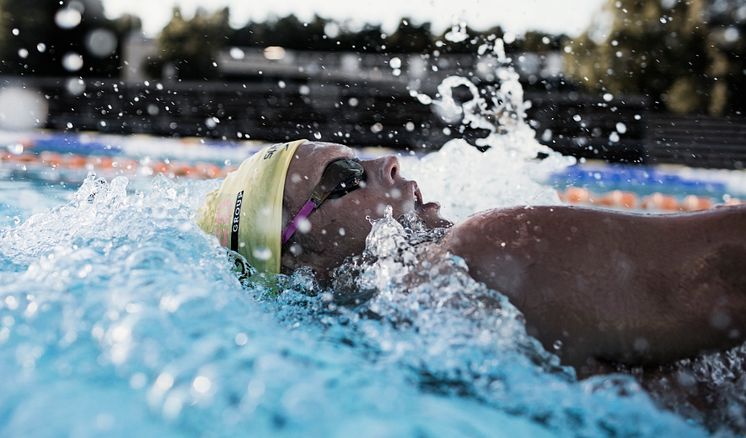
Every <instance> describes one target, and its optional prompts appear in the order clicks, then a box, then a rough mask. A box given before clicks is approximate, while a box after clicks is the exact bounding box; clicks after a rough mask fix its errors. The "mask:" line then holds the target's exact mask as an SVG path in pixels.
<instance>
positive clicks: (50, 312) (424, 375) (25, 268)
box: [0, 177, 701, 436]
mask: <svg viewBox="0 0 746 438" xmlns="http://www.w3.org/2000/svg"><path fill="white" fill-rule="evenodd" d="M215 185H216V182H214V181H213V182H193V181H192V182H189V181H181V182H173V181H170V180H167V179H165V178H162V179H156V180H154V181H153V184H152V186H151V187H149V188H147V189H146V190H143V191H138V192H131V191H128V189H127V180H126V179H124V178H115V179H114V180H112V181H111V182H106V181H104V180H100V179H97V178H95V177H89V178H88V179H87V180H86V181H85V183H84V184H83V185H82V187H81V188H80V189H79V190H78V191H77V192H75V193H74V195H73V197H72V200H71V201H70V202H68V203H66V204H64V205H62V206H59V207H56V208H53V209H51V210H49V211H46V212H43V213H39V214H36V215H33V216H31V217H30V218H28V219H27V220H26V221H25V222H23V223H22V224H20V225H18V226H14V227H10V228H7V229H5V230H3V231H2V232H0V263H2V265H0V267H1V269H0V345H2V348H0V372H1V373H2V374H3V375H4V376H6V377H8V378H7V379H6V381H5V383H4V385H3V391H2V392H0V425H1V426H0V434H1V435H4V436H6V435H7V436H23V435H31V434H37V433H40V431H41V430H42V429H41V428H42V427H43V430H44V432H46V433H50V434H60V435H61V434H66V433H69V432H70V431H72V430H75V431H79V432H80V433H83V434H101V433H112V432H117V431H122V430H125V429H126V430H127V431H128V432H134V433H141V434H145V435H150V434H159V435H162V436H183V435H184V434H194V433H207V432H208V431H215V430H219V431H220V433H221V434H226V435H233V434H240V433H242V431H246V430H252V431H253V432H254V433H256V434H258V435H269V434H278V433H279V434H287V435H294V434H295V435H297V434H300V433H303V434H307V435H312V436H322V435H328V434H330V433H345V432H346V431H353V430H355V431H357V432H356V433H357V434H360V429H359V425H360V424H366V425H368V426H367V430H366V432H364V433H362V435H370V436H380V435H400V434H407V435H410V434H417V433H419V434H426V435H438V434H454V435H463V434H482V435H489V434H491V433H493V432H494V431H495V430H502V431H505V433H510V434H520V435H531V436H534V435H536V436H542V435H546V434H547V433H548V432H551V434H552V435H555V436H556V435H572V434H575V433H577V431H578V430H582V431H586V432H587V434H589V435H602V434H604V433H607V432H608V433H619V434H627V433H634V434H637V435H641V436H653V435H657V434H660V433H661V432H662V431H666V432H669V431H676V433H680V434H682V435H683V436H691V435H698V434H700V433H701V431H699V430H698V429H696V428H692V427H690V426H687V425H686V424H685V423H684V422H683V421H681V420H680V419H678V418H676V417H673V416H671V415H669V414H666V413H664V412H661V411H659V410H656V409H655V407H654V406H653V405H652V403H651V402H650V400H649V399H648V398H647V396H646V395H645V394H644V392H642V391H640V390H639V389H638V388H637V387H635V386H634V385H633V383H631V382H630V381H629V380H627V379H625V378H621V383H614V382H616V381H614V382H609V381H607V380H603V379H602V380H597V381H595V383H588V382H581V383H577V382H575V380H574V379H573V377H572V375H571V373H569V371H568V370H565V369H562V368H559V367H557V365H556V358H554V357H553V356H552V355H550V354H548V353H546V352H544V351H542V350H541V348H540V347H539V346H538V345H537V344H536V342H535V341H534V340H532V339H531V338H530V337H528V336H526V334H525V328H524V326H523V323H522V321H521V317H520V315H519V314H518V313H517V312H516V311H515V309H514V308H512V306H510V304H509V303H508V302H507V301H505V300H504V298H502V297H501V296H500V295H499V294H497V293H495V292H493V291H489V290H486V289H484V288H483V287H481V286H479V285H477V284H475V283H474V282H473V281H471V280H470V279H469V277H468V275H467V273H466V272H465V270H464V266H463V264H460V263H459V261H458V260H450V261H446V262H438V264H437V269H425V270H422V269H420V268H421V266H420V267H418V265H416V264H413V263H414V260H415V258H414V256H416V255H417V254H415V252H416V251H418V249H417V248H418V246H417V245H413V244H412V242H413V241H418V242H419V241H421V237H422V236H416V233H414V232H412V231H411V230H410V229H405V228H403V227H401V225H399V224H398V223H397V222H395V221H393V219H392V218H391V217H386V218H384V219H383V220H382V221H379V222H377V223H376V226H375V227H374V231H373V233H372V234H371V237H370V241H369V245H368V257H369V258H370V260H371V261H370V262H367V261H366V262H363V261H361V262H360V263H359V265H358V269H359V271H360V272H361V273H362V274H363V275H361V276H360V277H359V278H360V281H362V282H366V284H365V285H363V286H364V287H361V289H366V288H367V289H368V290H374V289H375V296H372V297H370V299H367V300H360V305H358V306H354V305H353V307H347V306H341V307H340V305H339V303H338V302H337V301H336V300H335V299H334V298H335V297H334V295H335V293H338V291H335V290H324V289H321V288H319V287H318V285H317V284H316V283H315V281H314V279H313V277H311V276H310V274H309V273H308V272H304V271H299V272H296V273H295V274H294V275H293V276H290V277H282V278H281V284H282V285H283V288H284V291H283V293H282V294H281V295H280V296H279V297H278V298H272V297H271V294H269V293H268V291H267V290H265V289H263V288H262V287H261V286H259V285H256V284H251V283H248V282H247V283H245V284H243V285H242V284H241V282H240V281H239V279H238V278H237V277H236V276H235V275H234V273H233V264H234V261H233V260H232V259H231V257H229V256H228V255H227V253H226V251H225V250H224V249H222V248H221V247H220V246H219V244H218V242H217V241H216V240H215V239H214V238H212V237H209V236H206V235H205V234H204V233H202V232H201V231H200V230H198V229H197V228H196V225H194V223H193V220H192V219H193V218H192V216H193V214H194V211H195V209H196V204H198V203H199V201H200V199H201V197H202V196H203V195H204V194H205V193H206V192H207V191H208V190H210V189H212V188H214V187H215ZM436 237H437V236H436ZM418 239H419V240H418ZM392 245H393V246H392ZM420 246H421V245H420ZM373 260H375V261H373ZM11 264H12V265H11ZM434 268H436V267H435V266H434ZM438 269H444V270H446V271H444V273H443V275H438V274H437V272H438ZM384 273H387V274H386V275H384ZM407 275H418V276H423V277H422V281H421V282H420V284H419V285H418V286H417V287H416V288H412V289H411V290H410V291H409V293H405V290H404V289H402V284H403V283H402V282H403V281H405V276H407ZM475 296H476V297H480V299H483V300H491V301H494V302H496V303H499V306H498V307H489V308H488V307H486V306H485V307H479V306H477V307H475V306H474V305H473V304H474V302H473V299H474V297H475ZM620 387H622V388H624V390H621V389H620ZM42 412H43V413H44V414H43V416H44V421H43V422H41V421H39V416H40V415H41V414H40V413H42Z"/></svg>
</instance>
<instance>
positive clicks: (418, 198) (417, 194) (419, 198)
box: [414, 182, 422, 207]
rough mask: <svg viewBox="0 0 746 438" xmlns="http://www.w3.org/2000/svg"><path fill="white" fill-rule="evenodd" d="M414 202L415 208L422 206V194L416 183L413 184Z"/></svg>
mask: <svg viewBox="0 0 746 438" xmlns="http://www.w3.org/2000/svg"><path fill="white" fill-rule="evenodd" d="M414 201H415V206H416V207H420V206H422V192H421V191H420V187H419V186H418V185H417V183H416V182H415V183H414Z"/></svg>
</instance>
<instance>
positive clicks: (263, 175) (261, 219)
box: [197, 140, 306, 274]
mask: <svg viewBox="0 0 746 438" xmlns="http://www.w3.org/2000/svg"><path fill="white" fill-rule="evenodd" d="M304 141H306V140H296V141H293V142H289V143H279V144H274V145H272V146H268V147H266V148H264V149H261V150H260V151H259V152H257V153H255V154H254V155H252V156H251V157H249V158H247V159H246V160H244V162H243V163H241V165H240V166H239V167H238V169H237V170H236V171H234V172H231V173H229V174H228V176H226V177H225V180H224V181H223V183H222V184H221V185H220V188H219V189H217V190H214V191H212V192H210V193H208V194H207V199H206V200H205V203H204V204H203V205H202V208H200V210H199V212H198V213H197V224H198V225H199V227H200V228H202V229H203V230H204V231H205V232H206V233H209V234H212V235H214V236H216V237H217V238H218V240H220V244H221V245H223V246H225V247H226V248H230V249H232V250H233V251H236V252H238V253H239V254H241V255H242V256H244V257H245V258H246V260H248V261H249V263H250V264H251V266H253V267H254V268H255V269H256V270H257V271H259V272H263V273H268V274H279V273H280V256H281V251H282V249H281V248H282V246H281V243H280V234H281V233H282V196H283V193H284V191H285V177H286V176H287V172H288V167H289V166H290V160H292V158H293V156H294V155H295V151H296V149H298V146H300V145H301V143H303V142H304Z"/></svg>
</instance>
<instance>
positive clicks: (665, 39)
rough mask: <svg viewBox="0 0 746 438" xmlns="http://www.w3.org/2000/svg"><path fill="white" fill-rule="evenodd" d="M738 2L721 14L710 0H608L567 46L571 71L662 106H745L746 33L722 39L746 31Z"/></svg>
mask: <svg viewBox="0 0 746 438" xmlns="http://www.w3.org/2000/svg"><path fill="white" fill-rule="evenodd" d="M720 3H721V4H727V2H720ZM737 4H738V2H737V1H734V2H732V7H731V9H730V10H725V12H721V13H720V14H719V15H716V14H715V13H714V12H713V1H708V0H686V1H684V0H680V1H676V0H664V1H647V0H610V1H609V3H608V4H607V6H606V8H605V10H604V12H603V13H602V14H601V15H600V17H601V18H600V21H599V23H597V25H596V26H592V27H591V28H590V29H589V30H588V31H587V32H586V33H585V34H584V35H583V36H581V37H580V38H577V39H576V40H574V41H572V42H570V43H568V44H567V45H566V51H568V52H569V53H568V56H567V57H566V61H567V62H566V65H567V70H568V75H569V76H570V77H572V78H574V79H575V80H576V81H578V82H580V83H582V84H583V85H585V86H586V87H587V88H588V89H591V90H605V91H610V92H611V93H613V94H640V95H644V96H647V97H648V98H649V99H650V101H651V103H652V104H653V105H654V107H656V108H659V109H663V108H666V109H668V110H671V111H674V112H679V113H690V112H698V113H704V112H709V113H711V114H722V113H725V112H736V111H742V110H743V104H741V103H740V102H742V101H743V97H744V95H743V89H744V80H745V79H746V76H744V73H743V57H744V53H745V52H744V46H743V43H742V39H741V38H739V39H738V41H735V42H734V41H730V42H729V43H728V45H725V44H723V43H722V42H723V38H722V37H719V36H718V35H720V34H721V33H722V32H724V31H725V30H726V29H728V28H730V27H733V28H735V29H738V28H740V29H741V35H743V32H744V31H746V29H743V23H738V21H737V18H736V10H737V8H736V5H737ZM716 17H720V21H719V22H718V21H715V20H714V18H716ZM605 20H608V21H610V23H611V26H610V28H607V27H606V26H603V24H604V23H603V22H604V21H605ZM729 32H730V34H729V36H730V37H731V38H732V36H733V32H734V31H733V30H731V31H729ZM736 32H737V30H736Z"/></svg>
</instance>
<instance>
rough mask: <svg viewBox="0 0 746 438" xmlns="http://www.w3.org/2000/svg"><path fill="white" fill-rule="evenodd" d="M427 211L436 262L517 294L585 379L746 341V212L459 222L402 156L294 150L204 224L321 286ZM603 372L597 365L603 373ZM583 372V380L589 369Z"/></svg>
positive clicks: (275, 268)
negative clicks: (303, 270) (383, 224)
mask: <svg viewBox="0 0 746 438" xmlns="http://www.w3.org/2000/svg"><path fill="white" fill-rule="evenodd" d="M385 206H390V207H391V208H392V210H393V215H394V217H395V218H396V217H400V216H403V215H407V214H415V215H416V216H417V217H419V219H421V221H422V222H423V223H424V224H425V225H426V226H427V227H431V228H445V229H447V230H446V231H445V232H444V236H443V238H442V239H440V240H438V241H437V242H430V243H427V244H428V245H431V247H430V248H428V249H427V251H426V253H427V254H428V257H438V256H447V255H448V254H452V255H456V256H459V257H461V258H463V260H464V261H465V262H466V264H467V265H468V269H469V273H470V275H471V276H472V277H473V278H474V279H475V280H477V281H479V282H482V283H484V284H485V285H486V286H487V287H489V288H491V289H494V290H497V291H499V292H501V293H503V294H505V295H506V296H507V297H508V298H509V300H510V301H511V302H512V303H513V304H514V305H515V306H516V307H517V308H518V309H519V310H520V311H521V312H522V313H523V314H524V316H525V319H526V326H527V330H528V332H529V334H531V335H532V336H534V337H535V338H537V339H538V340H539V341H540V342H541V343H542V344H543V345H544V347H545V348H546V349H547V350H550V351H554V349H553V348H552V345H555V343H557V341H560V342H561V344H562V348H561V350H560V351H558V354H559V356H560V358H561V360H562V361H563V363H565V364H568V365H572V366H575V367H576V369H578V370H579V373H580V374H581V375H582V374H589V373H593V371H592V370H593V369H594V367H598V366H599V364H605V363H609V364H623V365H629V366H638V365H641V366H648V365H651V366H654V365H660V364H667V363H671V362H672V361H676V360H678V359H682V358H687V357H692V356H695V355H697V354H700V353H703V352H707V351H713V350H721V349H727V348H730V347H733V346H735V345H738V344H739V343H741V342H743V340H744V339H745V335H746V208H743V207H740V206H735V207H722V208H716V209H713V210H710V211H706V212H698V213H683V214H677V215H666V216H662V215H660V216H657V215H643V214H630V213H619V212H612V211H606V210H596V209H585V208H578V207H570V206H537V207H515V208H508V209H500V210H488V211H483V212H477V213H476V214H474V215H473V216H471V217H470V218H468V219H467V220H465V221H464V222H462V223H459V224H451V223H450V222H449V221H447V220H446V219H444V218H442V217H441V216H440V214H439V208H440V207H439V205H438V204H437V203H435V202H427V203H426V202H424V201H423V196H422V194H421V193H420V190H419V188H418V187H417V183H416V182H414V181H409V180H406V179H404V178H403V177H402V176H401V174H400V164H399V162H398V160H397V158H395V157H393V156H387V157H382V158H377V159H373V160H358V159H357V158H356V157H355V153H354V151H353V150H352V149H350V148H348V147H346V146H342V145H337V144H331V143H320V142H307V141H296V142H291V143H285V144H279V145H274V146H272V147H269V148H266V149H264V150H262V151H261V152H260V153H258V154H256V155H254V156H253V157H251V158H249V159H247V160H246V161H245V162H244V163H243V164H242V165H241V167H240V168H239V169H238V170H237V171H236V172H234V173H232V174H231V175H229V176H228V177H227V178H226V180H225V181H224V182H223V184H222V186H221V188H220V189H218V190H216V191H214V192H212V193H211V194H209V195H208V199H207V201H206V203H205V205H204V206H203V208H202V209H201V210H200V213H199V214H198V223H199V224H200V226H201V227H202V228H203V229H204V230H205V231H207V232H208V233H211V234H213V235H216V236H218V238H219V240H220V241H221V243H222V244H223V245H224V246H226V247H228V248H232V249H233V250H235V251H238V252H239V253H241V254H242V255H244V256H245V257H246V258H247V259H248V260H249V262H250V263H251V264H252V265H253V266H254V267H255V268H257V269H258V270H259V271H263V272H266V273H270V274H273V273H279V272H283V273H290V272H293V271H294V270H295V269H297V268H300V267H310V268H311V269H313V271H314V272H315V273H316V275H317V277H318V278H319V279H320V281H322V282H324V281H328V280H329V278H330V276H331V275H332V272H333V270H334V268H336V267H338V266H339V265H341V264H342V263H343V262H344V261H345V260H346V259H347V258H349V257H351V256H355V255H359V254H361V253H362V252H363V250H364V248H365V239H366V237H367V236H368V233H369V232H370V230H371V223H370V221H369V219H368V218H376V217H382V216H383V213H384V208H385ZM596 369H598V368H596ZM583 370H585V372H584V371H583Z"/></svg>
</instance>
